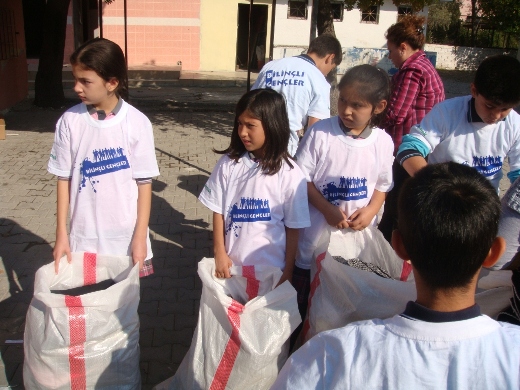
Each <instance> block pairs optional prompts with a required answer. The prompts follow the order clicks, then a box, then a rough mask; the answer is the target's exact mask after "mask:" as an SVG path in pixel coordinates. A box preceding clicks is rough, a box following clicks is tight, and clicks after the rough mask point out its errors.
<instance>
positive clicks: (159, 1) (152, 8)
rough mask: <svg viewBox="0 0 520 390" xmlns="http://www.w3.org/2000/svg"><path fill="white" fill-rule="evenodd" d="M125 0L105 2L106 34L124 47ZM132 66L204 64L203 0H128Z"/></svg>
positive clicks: (189, 67)
mask: <svg viewBox="0 0 520 390" xmlns="http://www.w3.org/2000/svg"><path fill="white" fill-rule="evenodd" d="M123 4H124V2H123V1H122V0H117V1H114V2H113V3H112V4H109V5H105V6H104V9H103V36H104V37H105V38H107V39H110V40H113V41H115V42H117V43H118V44H119V45H120V46H121V47H122V48H123V49H124V44H125V41H124V25H123V24H124V22H123V15H124V9H123ZM127 16H128V42H127V44H128V64H129V66H139V65H159V66H172V65H177V64H178V62H179V61H180V62H182V69H184V70H197V69H199V67H200V0H154V1H142V0H127Z"/></svg>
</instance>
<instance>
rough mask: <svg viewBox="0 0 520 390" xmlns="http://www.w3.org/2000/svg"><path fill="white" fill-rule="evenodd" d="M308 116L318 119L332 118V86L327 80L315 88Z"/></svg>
mask: <svg viewBox="0 0 520 390" xmlns="http://www.w3.org/2000/svg"><path fill="white" fill-rule="evenodd" d="M307 116H312V117H314V118H318V119H326V118H330V85H329V83H328V82H327V81H326V80H325V79H324V80H323V82H322V83H320V85H316V86H315V87H314V88H313V94H312V98H311V102H310V104H309V110H308V111H307Z"/></svg>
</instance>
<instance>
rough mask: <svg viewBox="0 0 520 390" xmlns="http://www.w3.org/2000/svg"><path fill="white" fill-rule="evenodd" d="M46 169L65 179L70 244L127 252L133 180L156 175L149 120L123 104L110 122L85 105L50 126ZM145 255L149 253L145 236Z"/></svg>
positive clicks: (134, 193)
mask: <svg viewBox="0 0 520 390" xmlns="http://www.w3.org/2000/svg"><path fill="white" fill-rule="evenodd" d="M47 170H48V171H49V172H50V173H52V174H54V175H57V176H64V177H71V181H70V186H71V187H70V247H71V250H72V251H73V252H76V251H87V252H93V253H98V254H106V255H130V254H131V248H130V244H131V241H132V235H133V232H134V228H135V223H136V221H137V196H138V190H137V184H136V182H135V179H142V178H148V177H154V176H158V175H159V168H158V166H157V161H156V158H155V149H154V140H153V130H152V124H151V123H150V121H149V120H148V118H147V117H146V116H145V115H144V114H142V113H141V112H140V111H138V110H137V109H135V108H134V107H132V106H130V105H129V104H128V103H126V102H123V105H122V107H121V109H120V111H119V112H118V113H117V115H116V116H115V117H113V118H111V119H110V120H104V121H100V120H95V119H93V118H92V117H91V116H90V114H89V113H88V112H87V107H86V105H85V104H78V105H76V106H74V107H72V108H71V109H69V110H68V111H66V112H65V113H64V114H63V115H62V116H61V118H60V119H59V120H58V123H57V124H56V133H55V135H54V144H53V146H52V150H51V155H50V158H49V164H48V168H47ZM147 246H148V255H147V259H149V258H151V257H152V251H151V247H150V239H149V238H148V239H147Z"/></svg>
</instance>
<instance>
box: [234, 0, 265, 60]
mask: <svg viewBox="0 0 520 390" xmlns="http://www.w3.org/2000/svg"><path fill="white" fill-rule="evenodd" d="M267 9H268V6H267V5H265V4H253V9H252V10H251V37H250V41H251V52H250V53H249V61H250V64H251V69H254V70H260V69H261V68H262V66H263V65H264V61H265V57H266V38H267ZM248 31H249V4H238V27H237V56H236V68H237V69H247V63H248V58H247V35H248Z"/></svg>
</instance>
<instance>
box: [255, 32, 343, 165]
mask: <svg viewBox="0 0 520 390" xmlns="http://www.w3.org/2000/svg"><path fill="white" fill-rule="evenodd" d="M342 59H343V53H342V50H341V44H340V43H339V41H338V40H337V39H336V37H334V36H332V35H329V34H323V35H320V36H319V37H317V38H315V39H313V40H312V41H311V43H310V45H309V49H308V50H307V54H301V55H299V56H295V57H286V58H281V59H279V60H276V61H271V62H268V63H267V64H265V65H264V66H263V68H262V70H261V71H260V73H259V74H258V78H257V79H256V82H255V84H254V85H253V87H252V89H259V88H270V89H274V90H275V91H277V92H280V93H281V94H282V95H284V97H285V100H286V102H287V113H288V115H289V127H290V128H291V138H290V139H289V147H288V151H289V154H290V155H291V156H294V154H295V153H296V149H297V148H298V141H299V137H298V134H299V132H300V130H303V129H304V128H305V127H310V126H312V125H313V124H314V123H315V122H317V121H319V120H320V119H326V118H329V117H330V84H329V83H328V81H327V79H326V78H325V77H326V76H327V75H328V74H329V73H330V71H331V70H332V69H334V68H335V67H336V66H338V65H339V64H340V63H341V60H342Z"/></svg>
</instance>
